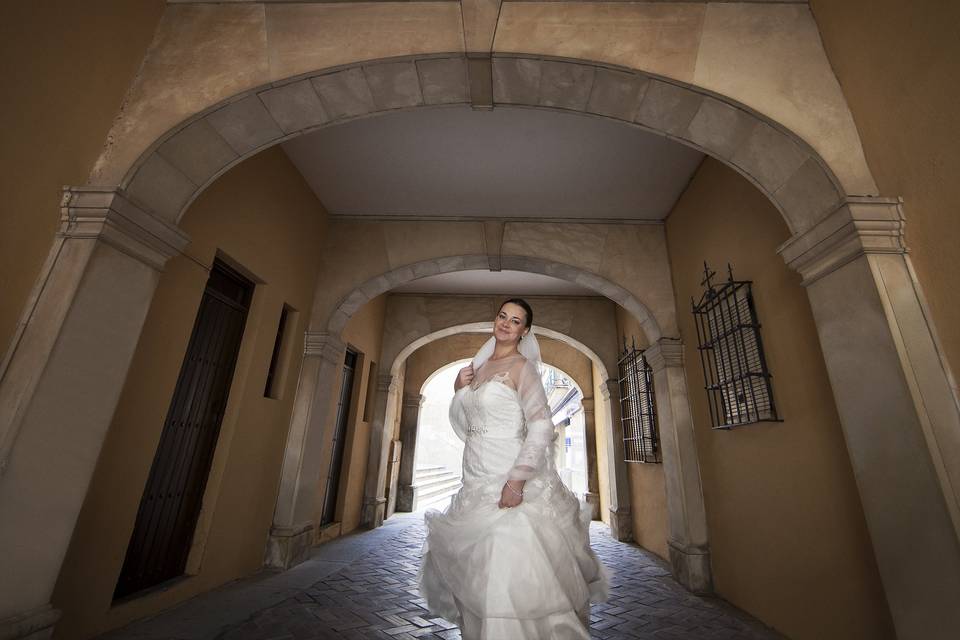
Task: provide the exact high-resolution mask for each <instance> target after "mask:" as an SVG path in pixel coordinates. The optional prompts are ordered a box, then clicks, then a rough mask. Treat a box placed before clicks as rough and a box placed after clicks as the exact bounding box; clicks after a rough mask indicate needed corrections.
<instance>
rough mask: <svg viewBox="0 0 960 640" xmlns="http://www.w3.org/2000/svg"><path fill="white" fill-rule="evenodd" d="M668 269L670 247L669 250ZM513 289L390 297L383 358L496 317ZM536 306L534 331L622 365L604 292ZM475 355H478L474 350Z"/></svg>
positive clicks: (537, 300) (539, 301)
mask: <svg viewBox="0 0 960 640" xmlns="http://www.w3.org/2000/svg"><path fill="white" fill-rule="evenodd" d="M663 253H664V270H666V251H665V250H664V252H663ZM508 297H509V294H502V295H490V296H479V295H470V296H456V295H416V294H394V295H390V296H389V300H388V302H387V314H388V317H389V322H388V323H387V326H386V327H385V328H384V349H383V357H384V359H385V360H386V362H387V363H388V364H389V363H391V362H394V361H395V360H396V359H397V357H398V356H399V355H400V354H402V353H403V352H404V351H405V350H409V347H410V345H411V344H413V343H414V342H415V341H416V340H418V339H422V338H424V337H425V336H427V335H429V334H432V333H434V332H438V331H444V330H448V329H450V328H451V327H457V326H460V325H465V324H472V323H477V322H493V319H494V318H495V317H496V315H497V310H498V309H499V308H500V305H501V304H502V303H503V301H504V300H505V299H506V298H508ZM526 300H527V301H528V302H529V303H530V304H531V306H532V307H533V320H534V331H539V332H540V335H541V336H543V335H545V334H544V333H543V330H545V329H547V330H553V331H557V332H559V333H562V334H563V335H564V336H567V337H569V338H571V339H573V340H576V341H578V342H580V343H581V344H583V345H584V346H585V347H586V348H587V349H590V350H592V351H593V352H594V353H595V354H596V356H597V357H598V358H599V359H600V360H601V362H603V364H604V366H605V367H607V369H611V368H614V367H615V366H616V361H617V359H616V339H615V335H614V334H615V332H616V325H615V322H614V320H615V319H614V314H613V309H614V308H615V307H616V305H615V304H614V303H612V302H611V301H610V300H607V299H606V298H602V297H589V296H583V297H581V296H570V297H562V298H560V297H550V296H527V297H526ZM470 355H471V356H472V355H473V354H470Z"/></svg>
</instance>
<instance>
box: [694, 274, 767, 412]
mask: <svg viewBox="0 0 960 640" xmlns="http://www.w3.org/2000/svg"><path fill="white" fill-rule="evenodd" d="M703 274H704V279H703V282H701V283H700V284H701V285H703V287H704V292H703V295H702V296H701V298H700V302H694V301H693V299H691V300H690V303H691V305H692V307H693V315H694V318H695V319H696V325H697V339H698V341H699V347H698V349H699V351H700V364H701V365H702V366H703V379H704V383H705V387H704V388H705V389H706V390H707V398H708V405H709V406H710V419H711V421H712V423H713V428H714V429H728V428H730V427H735V426H738V425H744V424H753V423H755V422H779V421H780V417H779V416H778V415H777V407H776V404H775V403H774V401H773V387H772V386H771V384H770V378H771V375H770V371H769V370H768V369H767V361H766V358H765V357H764V354H763V343H762V341H761V340H760V323H759V322H758V321H757V310H756V308H755V307H754V304H753V292H752V282H751V281H749V280H734V279H733V270H732V269H731V268H730V265H729V264H728V265H727V281H726V282H723V283H721V284H718V285H717V284H714V283H713V277H714V276H716V273H715V272H713V271H711V270H710V268H709V267H708V266H707V263H706V262H704V263H703Z"/></svg>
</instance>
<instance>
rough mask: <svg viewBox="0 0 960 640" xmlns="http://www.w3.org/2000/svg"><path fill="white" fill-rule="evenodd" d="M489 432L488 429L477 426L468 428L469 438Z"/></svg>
mask: <svg viewBox="0 0 960 640" xmlns="http://www.w3.org/2000/svg"><path fill="white" fill-rule="evenodd" d="M486 432H487V428H486V427H479V426H477V425H470V426H469V427H467V436H477V435H480V434H484V433H486Z"/></svg>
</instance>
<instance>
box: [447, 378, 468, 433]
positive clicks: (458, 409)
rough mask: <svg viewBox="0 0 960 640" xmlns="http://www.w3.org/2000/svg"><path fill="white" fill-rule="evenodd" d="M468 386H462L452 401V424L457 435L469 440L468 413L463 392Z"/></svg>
mask: <svg viewBox="0 0 960 640" xmlns="http://www.w3.org/2000/svg"><path fill="white" fill-rule="evenodd" d="M466 389H467V387H460V388H459V389H458V390H457V392H456V393H454V394H453V400H452V401H451V402H450V414H449V415H450V426H451V427H453V432H454V433H455V434H457V437H458V438H460V439H461V440H463V441H464V442H466V441H467V414H466V412H465V411H464V410H463V394H464V392H465V390H466Z"/></svg>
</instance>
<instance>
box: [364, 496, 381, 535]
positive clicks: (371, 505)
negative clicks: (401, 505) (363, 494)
mask: <svg viewBox="0 0 960 640" xmlns="http://www.w3.org/2000/svg"><path fill="white" fill-rule="evenodd" d="M386 513H387V499H386V498H374V499H373V500H366V501H364V503H363V518H362V519H361V522H362V523H363V524H364V526H365V527H367V528H368V529H376V528H377V527H379V526H380V525H382V524H383V520H384V517H385V516H386Z"/></svg>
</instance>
